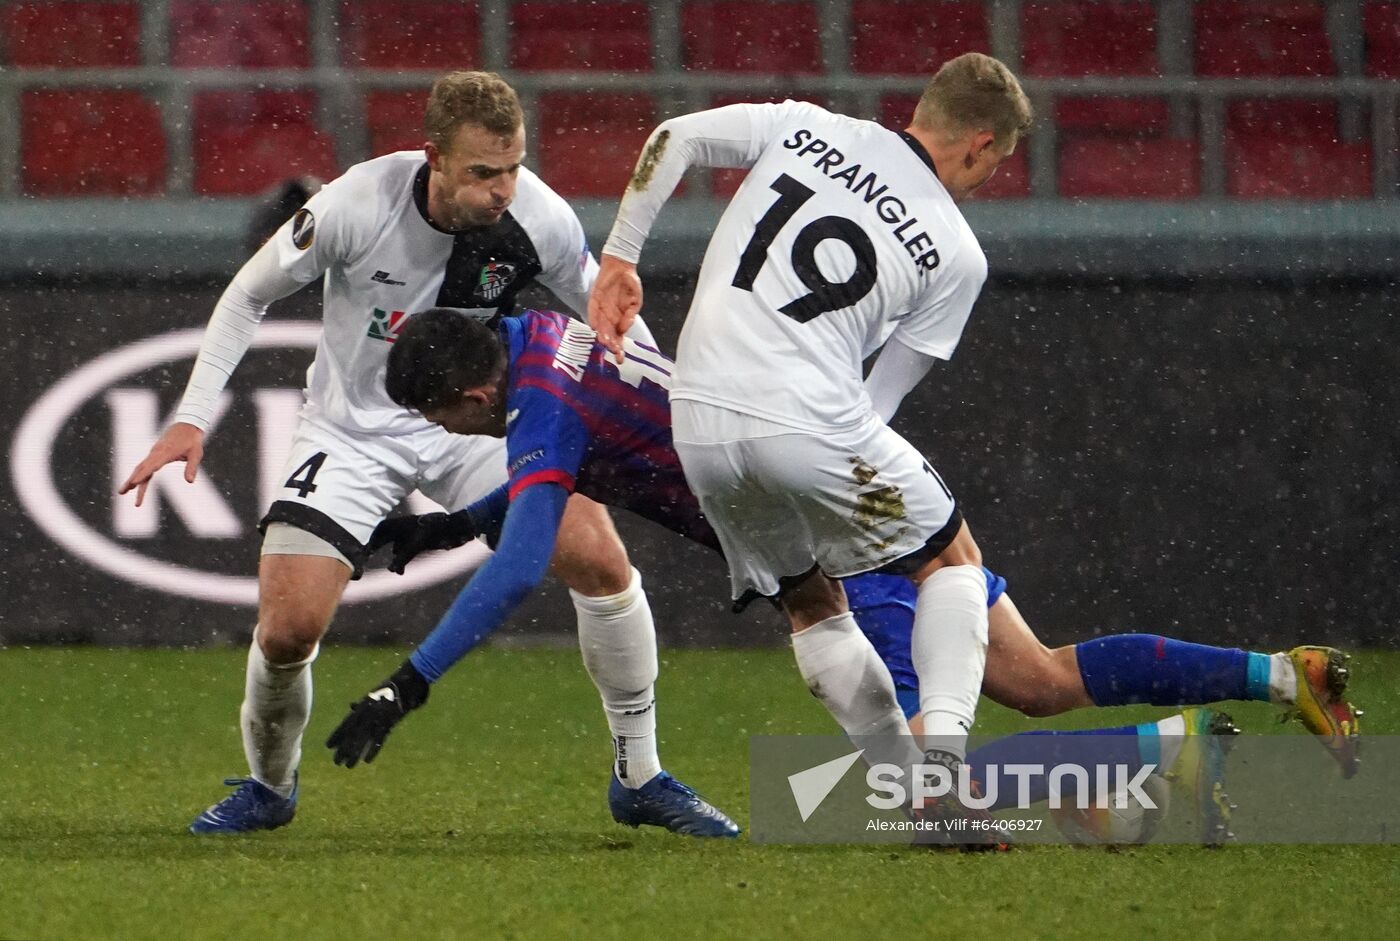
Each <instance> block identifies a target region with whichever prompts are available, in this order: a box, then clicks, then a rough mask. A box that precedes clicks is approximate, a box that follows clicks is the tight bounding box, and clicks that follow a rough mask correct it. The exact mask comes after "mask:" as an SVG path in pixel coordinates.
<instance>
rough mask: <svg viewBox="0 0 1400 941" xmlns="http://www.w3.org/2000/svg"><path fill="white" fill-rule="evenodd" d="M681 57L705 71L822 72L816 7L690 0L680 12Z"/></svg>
mask: <svg viewBox="0 0 1400 941" xmlns="http://www.w3.org/2000/svg"><path fill="white" fill-rule="evenodd" d="M681 34H682V35H681V50H682V53H681V56H682V61H683V63H684V64H685V67H686V68H688V69H696V70H704V71H707V72H776V73H786V74H803V75H814V74H817V73H819V72H821V71H822V49H821V37H820V34H819V32H818V25H817V10H816V7H815V6H814V5H813V4H811V3H793V2H764V0H747V2H744V0H715V2H708V0H707V2H700V0H692V2H690V3H687V4H686V5H685V6H684V7H683V8H682V10H681Z"/></svg>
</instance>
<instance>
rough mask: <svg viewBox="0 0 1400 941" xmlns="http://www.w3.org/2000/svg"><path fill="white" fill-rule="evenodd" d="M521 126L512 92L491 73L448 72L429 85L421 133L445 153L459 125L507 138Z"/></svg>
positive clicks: (521, 115)
mask: <svg viewBox="0 0 1400 941" xmlns="http://www.w3.org/2000/svg"><path fill="white" fill-rule="evenodd" d="M524 123H525V112H524V111H522V110H521V108H520V99H519V98H517V97H516V95H515V89H513V88H511V87H510V86H509V85H507V84H506V81H505V79H503V78H501V77H500V76H499V75H497V74H496V73H495V72H449V73H448V74H447V75H444V76H443V77H442V78H440V79H438V80H437V81H436V82H434V83H433V90H432V92H431V93H430V94H429V95H428V107H427V110H426V111H425V112H424V114H423V130H424V131H426V132H427V134H428V140H430V141H432V142H433V144H434V145H436V147H437V148H438V150H441V151H443V152H444V153H446V152H447V151H449V150H450V149H451V147H452V139H453V137H455V136H456V134H457V129H458V128H460V127H461V126H462V125H463V124H474V125H476V126H477V127H482V128H485V129H486V130H488V131H490V132H491V133H493V134H499V135H501V136H502V137H509V136H510V135H512V134H514V133H515V132H516V131H518V130H519V129H520V128H521V126H522V125H523V124H524Z"/></svg>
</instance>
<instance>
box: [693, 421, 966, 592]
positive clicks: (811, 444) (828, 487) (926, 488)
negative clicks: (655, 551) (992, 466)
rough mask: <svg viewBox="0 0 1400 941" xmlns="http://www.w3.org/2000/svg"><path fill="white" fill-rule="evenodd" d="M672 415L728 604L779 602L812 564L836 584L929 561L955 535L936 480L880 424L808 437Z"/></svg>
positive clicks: (945, 493)
mask: <svg viewBox="0 0 1400 941" xmlns="http://www.w3.org/2000/svg"><path fill="white" fill-rule="evenodd" d="M671 407H672V414H673V420H674V426H675V431H674V434H675V443H676V451H677V452H678V453H679V454H680V458H681V465H682V467H683V468H684V469H685V476H686V481H687V482H688V483H689V484H690V489H691V490H693V491H694V492H695V495H696V497H697V498H699V500H700V507H701V509H702V510H704V512H705V516H706V517H707V518H708V519H709V521H710V525H711V526H713V527H714V530H715V532H716V534H718V536H719V541H720V545H721V546H722V547H723V549H724V555H725V558H726V559H727V560H728V562H729V577H730V581H731V587H732V589H733V596H734V598H736V599H739V598H742V597H744V596H745V595H751V594H753V593H757V594H760V595H766V596H773V595H776V594H778V592H779V589H780V584H779V580H780V579H783V578H790V577H794V576H798V575H802V574H805V573H806V572H807V571H809V570H810V569H811V568H812V566H813V565H814V564H816V565H818V566H820V567H821V569H822V571H823V572H825V573H826V574H827V575H829V576H831V577H832V578H843V577H845V576H847V575H856V574H859V573H861V572H869V571H871V570H873V569H878V568H881V567H882V566H886V565H890V564H891V563H893V562H895V561H896V560H898V559H902V558H904V557H906V556H911V554H916V553H921V552H924V553H927V554H928V555H930V556H931V555H937V553H938V552H941V551H942V550H943V548H944V547H945V546H946V545H947V544H948V542H950V541H951V540H952V538H953V537H954V536H956V535H957V531H958V527H959V526H961V523H962V517H961V515H960V514H959V513H958V511H957V506H956V503H955V501H954V499H953V495H952V493H950V492H949V490H948V488H947V486H945V485H944V483H943V480H942V478H940V477H939V476H938V474H937V473H936V472H935V471H934V469H933V467H932V466H931V465H930V464H929V463H928V462H927V461H926V460H924V458H923V455H921V454H920V453H919V452H918V451H917V450H915V448H914V446H913V445H911V444H910V443H909V442H907V441H905V440H904V438H902V437H900V436H899V435H898V434H897V433H895V432H894V431H892V430H891V429H890V428H889V426H888V425H886V424H884V423H883V422H881V421H880V420H879V419H878V418H875V417H873V416H872V418H871V420H870V421H869V422H865V423H863V424H861V425H859V426H858V427H856V428H855V429H853V430H848V431H838V432H833V433H830V434H827V435H814V434H809V433H806V432H802V431H797V430H795V429H788V428H785V427H783V426H780V425H774V424H771V423H768V422H764V421H762V420H758V419H754V418H752V417H751V416H747V415H741V414H738V413H736V412H732V411H730V410H728V409H724V408H719V407H716V406H713V405H706V404H703V403H699V402H695V401H690V400H680V401H673V402H672V405H671ZM726 429H728V431H726ZM731 435H732V436H731ZM935 550H936V551H935ZM922 557H923V556H918V558H922Z"/></svg>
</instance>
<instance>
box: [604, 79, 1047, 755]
mask: <svg viewBox="0 0 1400 941" xmlns="http://www.w3.org/2000/svg"><path fill="white" fill-rule="evenodd" d="M1030 119H1031V109H1030V105H1029V102H1028V101H1027V99H1026V96H1025V94H1024V93H1023V92H1022V90H1021V87H1020V85H1019V83H1018V82H1017V81H1016V78H1015V76H1013V75H1012V74H1011V72H1010V71H1009V70H1008V69H1007V68H1006V67H1005V66H1004V65H1003V64H1002V63H1000V62H998V61H997V60H995V59H992V58H990V57H988V56H984V55H980V54H977V53H969V54H967V55H963V56H959V57H958V58H956V59H953V60H952V61H950V62H948V63H946V64H945V65H944V66H943V67H942V68H941V69H939V71H938V73H937V74H936V75H935V76H934V77H933V78H932V79H931V80H930V82H929V84H928V86H927V88H926V90H925V91H924V93H923V96H922V97H921V99H920V101H919V103H918V106H917V108H916V110H915V112H914V116H913V119H912V121H911V122H910V124H909V126H908V128H907V129H906V130H905V131H904V132H902V133H897V132H894V131H891V130H888V129H886V128H883V127H881V126H880V125H878V124H875V123H872V122H870V121H861V120H856V119H854V118H849V117H845V116H842V115H838V114H833V113H831V112H829V111H826V110H824V109H822V108H819V107H817V106H815V105H811V104H804V103H800V102H794V101H787V102H784V103H782V104H777V105H733V106H730V107H726V108H719V109H715V110H712V111H705V112H700V113H697V114H692V115H687V116H684V117H680V118H675V119H672V120H670V121H667V122H665V123H663V124H662V125H661V126H660V127H658V128H657V129H656V130H655V131H654V132H653V134H652V135H651V138H650V139H649V140H648V142H647V145H646V147H645V149H644V150H643V152H642V155H641V157H640V159H639V161H638V164H637V169H636V172H635V173H634V175H633V178H632V180H631V182H630V184H629V186H628V189H627V191H626V193H625V194H624V196H623V199H622V203H621V206H620V207H619V210H618V214H617V220H616V222H615V224H614V226H613V230H612V234H611V236H610V237H609V239H608V242H607V245H606V246H605V247H604V249H603V256H602V268H601V271H600V274H599V277H598V281H597V283H596V284H595V286H594V290H593V294H592V297H591V299H590V302H589V322H590V323H591V324H592V326H593V327H594V328H595V329H596V330H597V331H598V333H599V336H600V338H601V339H602V340H603V342H605V343H607V344H608V345H609V346H610V347H612V348H613V349H614V352H615V353H616V352H618V351H619V350H620V346H619V343H620V337H621V335H622V333H623V332H625V331H626V330H627V328H628V327H629V326H630V325H631V323H632V322H633V318H634V317H635V316H636V314H637V312H638V310H639V309H640V307H641V300H642V289H641V282H640V279H639V278H638V277H637V273H636V263H637V261H638V259H639V258H640V257H641V252H642V246H643V244H644V243H645V241H646V238H647V234H648V232H649V231H650V229H651V226H652V223H653V221H654V220H655V218H656V215H657V212H658V211H659V210H660V208H661V206H662V204H663V203H664V202H665V201H666V199H667V198H668V197H669V195H670V194H671V192H672V190H673V189H674V187H675V185H676V183H677V182H678V181H679V180H680V178H681V175H682V174H683V173H684V172H685V170H686V169H687V168H689V167H691V166H696V165H702V166H720V167H743V168H746V169H747V170H748V174H747V176H746V177H745V179H744V182H743V184H742V185H741V186H740V188H739V190H738V192H737V193H736V194H735V196H734V198H733V200H732V201H731V202H730V203H729V206H728V207H727V209H726V210H725V212H724V215H723V217H722V218H721V219H720V222H719V224H718V226H717V227H716V229H715V232H714V234H713V236H712V237H711V239H710V243H709V247H708V249H707V250H706V253H705V260H704V263H703V265H702V267H701V270H700V277H699V282H698V284H697V287H696V291H695V296H694V299H693V301H692V303H691V307H690V312H689V314H688V315H687V319H686V323H685V327H684V329H683V331H682V333H681V338H680V344H679V349H678V355H677V358H676V362H677V368H676V375H675V380H674V383H673V386H672V392H671V400H672V408H673V422H674V428H675V441H676V449H677V451H678V452H679V453H680V457H681V461H682V464H683V466H684V469H685V474H686V478H687V480H688V481H689V483H690V486H691V488H692V489H693V490H694V491H695V493H696V495H697V497H698V498H699V500H700V504H701V506H702V508H703V509H704V511H705V514H706V516H707V517H708V518H709V519H710V521H711V523H712V524H713V525H714V528H715V530H716V531H717V532H718V534H719V537H720V541H721V543H722V544H723V546H724V551H725V556H726V558H727V559H728V561H729V566H730V574H731V580H732V590H733V594H734V596H735V597H736V598H741V597H743V596H753V595H768V596H778V597H779V598H780V600H781V603H782V605H783V607H784V608H785V610H786V611H787V613H788V615H789V619H790V621H791V625H792V631H793V649H794V652H795V654H796V658H797V662H798V666H799V669H800V670H801V672H802V675H803V677H804V678H805V679H806V680H807V683H808V685H809V687H810V688H811V689H812V692H813V694H814V695H816V696H817V698H818V699H820V700H821V701H822V702H823V703H824V704H825V705H826V707H827V708H828V710H829V711H830V712H831V714H832V715H833V717H834V718H835V719H836V720H837V722H838V723H839V724H840V725H841V727H842V728H843V729H844V730H845V731H846V732H847V733H848V734H850V735H855V736H867V735H872V734H880V733H889V734H907V732H908V725H907V723H906V721H905V718H904V715H903V713H902V712H901V711H900V708H899V705H898V703H897V701H896V699H895V690H894V686H893V684H892V682H891V680H890V676H889V671H888V670H887V669H886V668H885V666H884V665H883V664H882V663H881V662H880V659H879V657H878V656H877V655H876V652H875V650H874V648H873V647H872V646H871V645H870V642H869V641H868V640H867V639H866V638H865V637H864V636H863V635H862V634H861V632H860V631H859V629H858V628H857V626H856V624H855V621H854V619H853V618H852V617H851V614H850V612H849V610H848V607H847V603H846V599H845V596H844V594H843V593H842V591H841V588H840V585H839V584H838V583H837V582H836V581H835V579H838V578H841V577H843V576H848V575H854V574H857V573H861V572H869V571H877V570H878V571H885V572H891V573H895V574H904V575H908V576H910V577H911V578H912V579H913V580H914V581H915V582H916V583H917V584H918V604H917V610H916V614H915V627H914V636H913V660H914V666H915V669H916V671H917V672H918V676H919V686H920V691H921V692H920V695H921V703H920V711H921V716H922V720H923V725H924V730H925V734H926V735H928V736H930V737H931V739H932V741H933V742H934V743H935V747H934V749H933V754H932V757H933V758H934V759H935V760H939V761H942V762H943V763H945V764H950V765H955V764H957V763H959V762H960V761H961V759H962V757H963V753H964V750H965V739H966V735H967V732H968V730H969V728H970V727H971V725H972V722H973V718H974V711H975V707H976V702H977V695H978V691H979V689H980V688H981V684H982V673H983V667H984V663H985V658H986V645H987V586H986V580H985V578H984V577H983V574H982V569H981V567H980V566H981V554H980V552H979V551H978V548H977V544H976V542H975V541H974V539H973V537H972V533H971V531H970V530H969V529H968V527H967V525H966V524H965V523H964V522H963V519H962V516H961V514H960V513H959V511H958V508H957V506H956V504H955V501H954V499H953V497H952V494H951V492H950V491H949V490H948V488H947V487H946V486H945V485H944V483H943V481H942V480H941V479H940V478H939V477H938V475H937V473H936V472H935V471H934V470H933V468H932V466H931V465H929V463H928V462H927V461H925V460H924V459H923V457H922V456H921V455H919V453H918V452H917V451H915V450H914V448H913V447H912V446H910V445H909V444H908V443H907V442H906V441H905V440H904V439H903V438H901V437H900V436H899V435H897V434H895V433H894V432H893V431H891V430H890V429H889V427H888V426H887V425H886V424H885V422H884V421H883V420H882V419H881V418H880V416H879V414H877V413H876V411H875V408H874V407H873V405H872V403H871V397H870V395H869V394H867V392H866V390H865V387H864V385H863V377H862V362H863V360H864V359H865V357H867V356H869V355H870V354H872V353H874V352H875V351H876V350H878V349H880V348H881V347H885V348H886V351H885V352H884V353H883V354H882V356H881V360H880V364H879V375H878V377H877V382H878V383H879V388H880V389H881V390H884V391H882V392H881V394H882V396H888V397H893V398H896V399H898V398H902V396H903V394H904V393H905V392H907V391H908V389H910V388H912V387H913V385H914V384H915V383H916V382H917V381H918V380H919V379H920V378H921V377H922V376H923V375H924V373H925V372H926V371H927V370H928V368H929V367H930V365H931V364H932V362H933V360H934V359H947V358H948V357H950V356H951V355H952V353H953V350H954V349H955V348H956V346H957V343H958V340H959V338H960V336H961V334H962V330H963V327H964V325H965V324H966V322H967V318H968V316H969V314H970V313H971V311H972V305H973V303H974V302H975V301H976V299H977V295H978V293H979V291H980V290H981V287H982V283H983V281H984V280H985V278H986V273H987V264H986V259H985V258H984V256H983V254H982V250H981V248H980V247H979V245H978V244H977V239H976V238H975V236H974V235H973V233H972V231H971V229H969V228H968V225H967V223H966V222H965V221H964V219H963V217H962V214H961V213H960V212H959V211H958V207H957V203H958V202H959V201H961V200H963V199H965V198H967V197H968V196H970V195H971V194H972V193H973V192H974V191H975V190H976V189H977V187H979V186H981V185H982V184H983V183H985V182H986V181H987V180H988V179H989V178H990V177H991V176H992V174H993V173H995V172H996V169H997V167H998V165H1000V163H1001V162H1002V161H1003V160H1005V159H1006V158H1007V157H1009V156H1010V155H1011V153H1012V152H1013V151H1014V150H1015V147H1016V144H1017V141H1018V139H1019V137H1020V135H1021V134H1022V133H1023V132H1024V131H1025V130H1026V129H1027V128H1028V126H1029V124H1030Z"/></svg>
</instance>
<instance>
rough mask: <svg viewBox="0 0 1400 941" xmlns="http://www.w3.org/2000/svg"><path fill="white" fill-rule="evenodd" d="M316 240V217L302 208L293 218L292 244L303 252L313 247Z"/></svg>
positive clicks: (308, 210)
mask: <svg viewBox="0 0 1400 941" xmlns="http://www.w3.org/2000/svg"><path fill="white" fill-rule="evenodd" d="M315 239H316V217H315V216H314V215H312V214H311V210H310V209H306V208H301V209H298V210H297V214H296V215H294V216H292V244H293V245H295V246H296V247H297V248H299V249H301V250H302V251H306V250H307V249H308V248H310V247H311V243H312V242H313V241H315Z"/></svg>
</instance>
